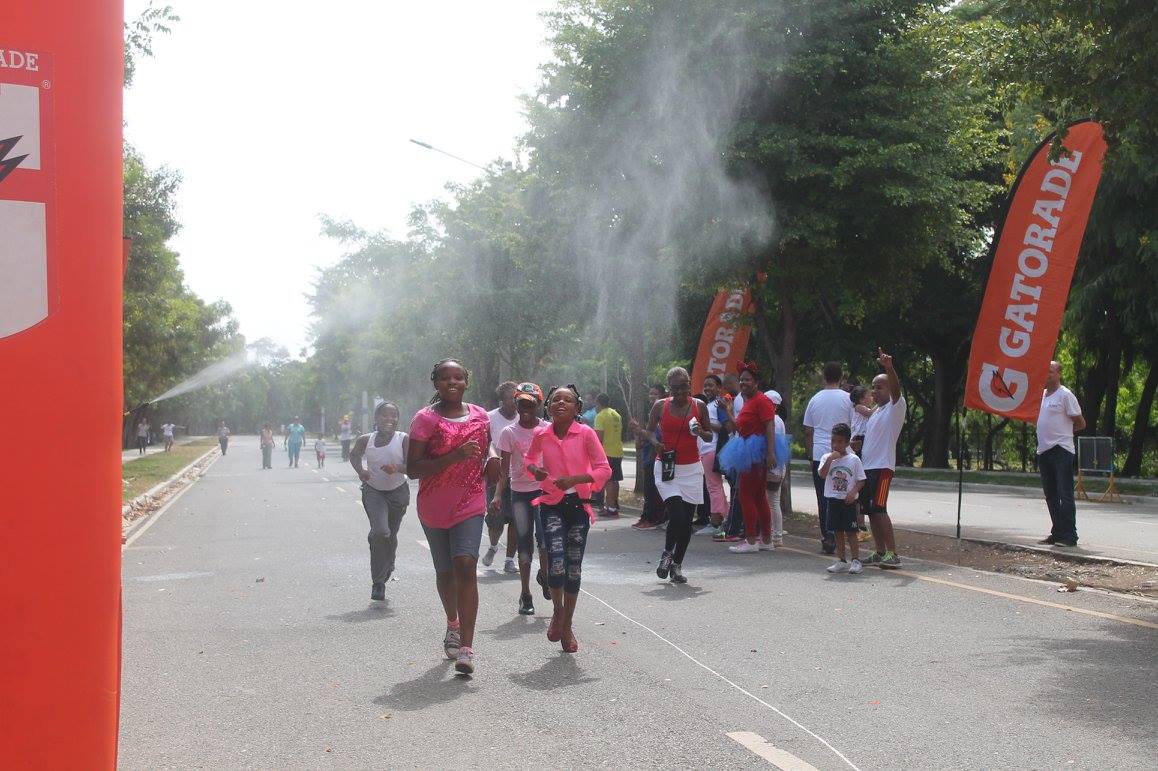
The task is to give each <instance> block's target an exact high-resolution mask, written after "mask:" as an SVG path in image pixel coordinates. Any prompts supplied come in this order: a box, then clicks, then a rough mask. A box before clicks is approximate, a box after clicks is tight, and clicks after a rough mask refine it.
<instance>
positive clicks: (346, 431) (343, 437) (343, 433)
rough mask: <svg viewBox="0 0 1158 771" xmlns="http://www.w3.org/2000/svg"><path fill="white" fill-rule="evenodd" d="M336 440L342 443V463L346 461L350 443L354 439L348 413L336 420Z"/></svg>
mask: <svg viewBox="0 0 1158 771" xmlns="http://www.w3.org/2000/svg"><path fill="white" fill-rule="evenodd" d="M338 441H339V442H341V443H342V463H348V462H349V460H350V444H351V443H352V442H353V441H354V426H353V424H351V423H350V416H349V415H343V416H342V419H341V420H340V421H338Z"/></svg>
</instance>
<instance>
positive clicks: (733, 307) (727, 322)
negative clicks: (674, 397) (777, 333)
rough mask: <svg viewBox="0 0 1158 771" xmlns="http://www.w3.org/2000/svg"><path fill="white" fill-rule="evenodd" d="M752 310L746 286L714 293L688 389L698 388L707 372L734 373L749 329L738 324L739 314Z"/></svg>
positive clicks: (742, 357)
mask: <svg viewBox="0 0 1158 771" xmlns="http://www.w3.org/2000/svg"><path fill="white" fill-rule="evenodd" d="M751 309H752V294H751V292H749V291H748V290H747V289H724V290H722V291H721V292H720V293H719V294H717V295H716V299H715V301H713V302H712V308H711V310H709V311H708V317H707V319H705V320H704V331H703V333H702V334H701V335H700V345H699V348H698V349H697V350H696V359H695V363H694V366H693V367H692V391H693V392H694V391H698V390H699V388H700V386H702V385H703V383H704V378H706V377H707V376H708V375H719V376H721V377H722V376H723V375H724V373H725V372H735V371H736V369H737V367H738V366H739V364H740V362H741V361H743V360H744V354H745V353H747V352H748V339H749V338H750V337H751V336H752V328H751V327H749V326H747V325H740V324H739V323H738V322H739V318H740V316H741V315H743V314H745V313H748V312H750V311H751Z"/></svg>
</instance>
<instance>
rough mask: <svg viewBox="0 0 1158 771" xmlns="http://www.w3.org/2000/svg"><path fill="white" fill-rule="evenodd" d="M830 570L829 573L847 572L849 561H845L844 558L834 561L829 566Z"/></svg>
mask: <svg viewBox="0 0 1158 771" xmlns="http://www.w3.org/2000/svg"><path fill="white" fill-rule="evenodd" d="M857 564H858V565H859V564H860V563H859V562H858V563H857ZM828 572H829V573H847V572H848V563H847V562H845V561H844V560H837V561H836V562H834V563H832V564H831V565H829V566H828Z"/></svg>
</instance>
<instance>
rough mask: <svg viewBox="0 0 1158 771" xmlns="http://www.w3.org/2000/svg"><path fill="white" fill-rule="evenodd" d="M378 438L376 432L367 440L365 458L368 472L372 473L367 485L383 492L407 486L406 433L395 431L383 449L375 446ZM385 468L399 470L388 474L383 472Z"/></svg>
mask: <svg viewBox="0 0 1158 771" xmlns="http://www.w3.org/2000/svg"><path fill="white" fill-rule="evenodd" d="M378 436H379V434H378V432H375V433H373V434H370V436H369V438H368V439H367V440H366V450H365V452H364V453H363V457H364V458H365V462H366V470H367V471H369V472H370V478H369V479H368V480H366V484H368V485H370V487H373V488H374V489H375V490H381V491H383V492H387V491H389V490H396V489H397V488H398V487H400V486H402V485H404V484H406V473H405V470H406V453H405V451H404V449H403V443H404V440H405V439H406V433H405V432H403V431H395V432H394V435H393V436H391V437H390V441H389V442H387V443H386V445H385V446H383V447H376V446H375V444H374V443H375V441H376V440H377V439H378ZM383 466H387V467H393V468H395V469H397V470H396V471H394V472H393V473H388V472H386V471H383V470H382V467H383Z"/></svg>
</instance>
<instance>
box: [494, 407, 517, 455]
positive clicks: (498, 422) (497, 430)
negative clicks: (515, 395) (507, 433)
mask: <svg viewBox="0 0 1158 771" xmlns="http://www.w3.org/2000/svg"><path fill="white" fill-rule="evenodd" d="M487 418H489V419H490V421H491V442H493V443H494V445H495V447H498V446H499V444H498V442H499V435H501V434H502V433H503V429H504V428H506V427H507V426H513V425H515V424H516V423H518V422H519V413H517V412H516V413H515V416H514V417H513V418H508V417H506V416H505V415H503V413H502V412H501V411H500V410H499V408H498V407H496V408H494V409H493V410H491V411H490V412H488V413H487Z"/></svg>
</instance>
